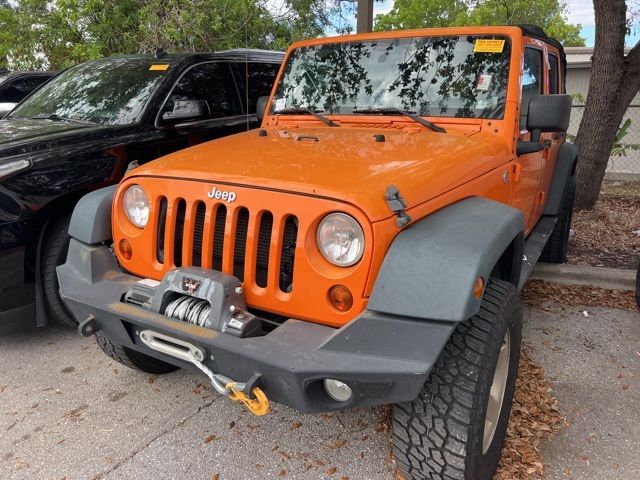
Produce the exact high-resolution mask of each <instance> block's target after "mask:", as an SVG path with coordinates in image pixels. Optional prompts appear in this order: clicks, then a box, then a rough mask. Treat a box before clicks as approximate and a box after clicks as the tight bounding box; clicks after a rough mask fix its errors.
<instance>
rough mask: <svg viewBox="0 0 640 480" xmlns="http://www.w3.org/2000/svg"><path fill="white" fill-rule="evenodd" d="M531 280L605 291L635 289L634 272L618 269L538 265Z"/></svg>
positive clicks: (532, 273) (551, 264) (552, 264)
mask: <svg viewBox="0 0 640 480" xmlns="http://www.w3.org/2000/svg"><path fill="white" fill-rule="evenodd" d="M530 278H531V279H533V280H544V281H546V282H553V283H563V284H565V285H586V286H589V287H596V288H606V289H607V290H629V291H635V289H636V271H635V270H623V269H620V268H605V267H588V266H586V265H561V264H554V263H539V264H537V265H536V267H535V268H534V269H533V272H531V277H530Z"/></svg>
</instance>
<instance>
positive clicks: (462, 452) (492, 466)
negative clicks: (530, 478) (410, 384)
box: [392, 280, 522, 480]
mask: <svg viewBox="0 0 640 480" xmlns="http://www.w3.org/2000/svg"><path fill="white" fill-rule="evenodd" d="M507 329H508V330H509V334H510V344H511V348H510V356H509V366H508V374H507V380H506V387H505V391H504V399H503V402H502V407H501V409H500V414H499V416H498V421H497V427H496V430H495V433H494V435H493V439H492V441H491V442H490V443H488V448H487V451H486V453H484V454H483V453H482V450H483V434H484V424H485V415H486V410H487V401H488V398H489V390H490V387H491V384H492V381H493V376H494V371H495V368H496V363H497V360H498V355H499V352H500V348H501V346H502V343H503V339H504V338H505V334H506V332H507ZM521 339H522V309H521V306H520V302H519V299H518V292H517V290H516V288H515V287H514V286H513V285H512V284H511V283H508V282H505V281H502V280H490V281H489V283H488V285H487V287H486V289H485V292H484V295H483V298H482V304H481V306H480V311H479V312H478V314H477V315H475V316H474V317H472V318H471V319H470V320H467V321H465V322H461V323H460V324H458V326H457V328H456V330H455V331H454V333H453V335H452V336H451V338H450V339H449V341H448V342H447V344H446V345H445V347H444V349H443V351H442V353H441V354H440V357H439V358H438V361H437V362H436V365H435V366H434V367H433V370H432V371H431V373H430V375H429V377H428V379H427V381H426V383H425V384H424V387H423V388H422V391H421V392H420V394H419V396H418V398H417V399H415V400H414V401H412V402H404V403H399V404H396V405H394V407H393V437H392V438H393V449H394V454H395V459H396V466H397V468H398V470H399V471H400V473H402V474H403V475H404V476H405V477H406V479H407V480H418V479H420V480H423V479H429V480H436V479H437V480H444V479H446V480H490V479H491V478H492V477H493V475H494V473H495V470H496V467H497V465H498V461H499V459H500V453H501V450H502V444H503V442H504V436H505V433H506V429H507V423H508V420H509V412H510V411H511V402H512V399H513V393H514V390H515V381H516V376H517V371H518V360H519V354H520V344H521Z"/></svg>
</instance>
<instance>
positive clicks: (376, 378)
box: [58, 239, 455, 412]
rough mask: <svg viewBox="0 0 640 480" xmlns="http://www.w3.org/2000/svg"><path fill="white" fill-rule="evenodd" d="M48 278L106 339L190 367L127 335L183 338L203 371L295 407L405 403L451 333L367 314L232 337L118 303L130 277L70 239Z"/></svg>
mask: <svg viewBox="0 0 640 480" xmlns="http://www.w3.org/2000/svg"><path fill="white" fill-rule="evenodd" d="M58 279H59V283H60V291H61V294H62V298H63V299H64V301H65V303H66V304H67V306H68V308H69V309H70V310H71V312H72V313H73V314H74V316H75V317H76V318H77V319H78V320H79V321H82V320H84V319H85V318H87V317H88V316H90V315H93V316H94V317H95V318H96V322H97V324H98V327H99V328H100V330H101V334H103V335H105V336H106V337H108V338H109V339H110V340H111V341H112V342H114V343H117V344H120V345H124V346H126V347H127V348H130V349H132V350H137V351H140V352H142V353H145V354H146V355H149V356H152V357H155V358H159V359H161V360H163V361H165V362H167V363H171V364H174V365H177V366H180V367H193V365H191V364H189V363H187V362H184V361H182V360H179V359H177V358H175V357H172V356H168V355H165V354H162V353H159V352H157V351H155V350H152V349H150V348H148V347H147V346H146V345H145V344H144V343H142V341H141V340H140V338H139V336H138V334H137V332H138V333H139V332H140V331H142V330H152V331H154V332H158V333H162V334H165V335H169V336H171V337H173V338H177V339H180V340H183V341H186V342H189V343H191V344H193V345H195V346H197V347H199V348H200V349H202V350H203V351H204V352H205V354H206V355H205V363H206V364H207V366H208V367H209V368H210V369H211V370H212V371H214V372H216V373H221V374H223V375H225V376H227V377H229V378H232V379H234V380H236V381H239V382H245V381H247V380H249V379H250V378H252V377H253V376H254V375H259V376H260V380H259V386H260V387H261V388H262V390H263V391H264V392H265V393H266V394H267V396H268V397H269V399H271V400H274V401H277V402H279V403H284V404H286V405H289V406H291V407H293V408H295V409H297V410H300V411H303V412H320V411H331V410H341V409H345V408H352V407H361V406H369V405H378V404H389V403H396V402H401V401H409V400H413V399H415V398H416V397H417V395H418V393H419V391H420V389H421V388H422V386H423V384H424V382H425V380H426V378H427V375H428V374H429V372H430V370H431V368H432V366H433V364H434V363H435V361H436V360H437V358H438V356H439V355H440V351H441V350H442V348H443V347H444V345H445V344H446V342H447V340H448V339H449V337H450V335H451V333H452V332H453V330H454V329H455V323H445V322H441V321H440V322H429V321H425V320H417V319H411V318H407V317H397V316H391V315H382V314H379V313H375V312H372V311H369V310H367V311H365V312H363V313H362V314H361V315H359V316H358V317H357V318H356V319H354V320H353V321H351V322H350V323H349V324H347V325H345V326H344V327H342V328H340V329H334V328H330V327H326V326H322V325H317V324H314V323H310V322H303V321H298V320H293V319H290V320H287V321H286V322H284V323H283V324H282V325H281V326H279V327H278V328H276V329H275V330H273V331H272V332H270V333H268V334H267V335H265V336H261V337H252V338H237V337H234V336H231V335H228V334H225V333H220V332H217V331H214V330H211V329H208V328H203V327H199V326H195V325H191V324H188V323H184V322H180V321H178V320H174V319H172V318H169V317H166V316H164V315H160V314H157V313H154V312H151V311H149V310H145V309H143V308H140V307H137V306H135V305H131V304H127V303H123V302H122V301H121V300H122V298H123V295H124V294H125V292H127V291H128V290H129V289H130V288H131V286H132V285H133V284H134V283H135V282H137V281H139V280H140V279H139V278H138V277H135V276H132V275H128V274H125V273H122V272H121V271H120V270H119V268H118V266H117V264H116V262H115V260H114V258H113V256H112V254H111V252H110V251H109V249H108V248H107V247H105V246H104V245H96V246H94V245H87V244H85V243H82V242H80V241H78V240H76V239H71V243H70V246H69V253H68V256H67V263H66V264H64V265H61V266H60V267H58ZM193 368H195V367H193ZM325 378H335V379H338V380H341V381H343V382H345V383H347V384H348V385H349V386H351V388H352V390H353V393H354V395H353V397H352V399H351V400H350V401H348V402H342V403H338V402H336V401H334V400H332V399H330V398H329V396H328V395H327V394H326V393H325V392H324V389H323V387H322V380H323V379H325Z"/></svg>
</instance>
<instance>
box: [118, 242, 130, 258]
mask: <svg viewBox="0 0 640 480" xmlns="http://www.w3.org/2000/svg"><path fill="white" fill-rule="evenodd" d="M118 249H119V250H120V253H121V254H122V256H123V257H124V259H125V260H131V257H132V255H133V248H132V247H131V244H130V243H129V240H127V239H126V238H123V239H122V240H120V243H118Z"/></svg>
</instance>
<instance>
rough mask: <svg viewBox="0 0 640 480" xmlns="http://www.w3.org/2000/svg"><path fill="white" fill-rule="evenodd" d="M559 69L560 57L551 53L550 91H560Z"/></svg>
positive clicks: (552, 92) (554, 92)
mask: <svg viewBox="0 0 640 480" xmlns="http://www.w3.org/2000/svg"><path fill="white" fill-rule="evenodd" d="M559 73H560V72H559V70H558V57H557V56H555V55H553V54H551V53H550V54H549V93H551V94H556V93H560V75H559Z"/></svg>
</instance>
